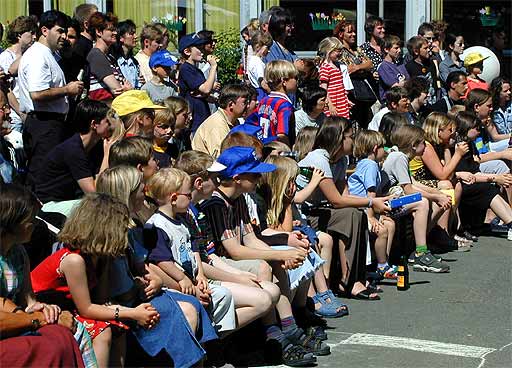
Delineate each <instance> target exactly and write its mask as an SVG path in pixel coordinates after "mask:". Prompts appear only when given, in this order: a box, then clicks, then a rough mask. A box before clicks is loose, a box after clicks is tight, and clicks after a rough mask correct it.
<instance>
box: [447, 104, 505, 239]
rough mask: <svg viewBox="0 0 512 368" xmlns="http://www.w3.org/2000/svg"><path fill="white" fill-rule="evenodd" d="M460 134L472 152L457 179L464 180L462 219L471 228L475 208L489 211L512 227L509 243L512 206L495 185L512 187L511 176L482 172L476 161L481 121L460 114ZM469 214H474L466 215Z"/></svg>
mask: <svg viewBox="0 0 512 368" xmlns="http://www.w3.org/2000/svg"><path fill="white" fill-rule="evenodd" d="M455 119H456V122H457V135H458V136H459V137H462V138H464V139H467V140H468V141H469V142H470V151H469V152H468V153H466V154H465V155H464V156H463V157H462V159H461V160H460V162H459V163H458V164H457V167H456V170H457V177H460V178H461V179H462V196H461V211H460V214H461V217H462V222H463V224H464V225H465V227H466V228H467V227H468V226H467V225H468V222H471V223H474V220H473V218H474V217H475V216H474V214H475V209H478V210H480V211H482V210H487V209H488V208H490V209H492V211H493V212H494V213H495V214H496V215H497V216H498V217H499V218H500V219H501V220H502V221H503V223H504V224H505V225H506V226H507V227H508V228H509V230H508V240H512V231H511V230H510V228H511V225H512V223H511V222H512V210H511V208H510V206H509V204H508V203H507V202H506V201H505V200H504V199H503V198H502V197H501V196H500V195H499V192H500V190H499V188H498V187H496V186H494V185H491V184H490V183H496V184H498V185H500V186H510V185H511V184H512V177H511V175H510V174H498V175H496V174H485V173H483V172H481V171H480V168H479V165H478V162H477V161H475V158H474V157H476V156H478V153H477V150H476V147H475V144H474V141H475V139H476V138H477V137H478V135H479V130H480V126H481V122H480V120H479V119H478V118H477V117H476V116H475V115H474V114H471V113H469V112H465V111H463V112H460V113H458V114H457V116H456V118H455ZM461 172H466V173H468V172H469V173H471V174H473V175H474V177H473V178H471V177H468V175H467V174H466V175H465V176H466V177H465V176H462V173H461ZM465 214H471V215H469V216H464V215H465Z"/></svg>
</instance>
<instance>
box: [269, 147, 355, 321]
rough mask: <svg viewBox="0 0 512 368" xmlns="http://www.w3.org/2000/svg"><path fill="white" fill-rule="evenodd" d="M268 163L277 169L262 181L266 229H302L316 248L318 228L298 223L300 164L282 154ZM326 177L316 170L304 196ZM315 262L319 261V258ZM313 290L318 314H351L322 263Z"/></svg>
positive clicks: (312, 254)
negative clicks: (297, 200) (328, 283)
mask: <svg viewBox="0 0 512 368" xmlns="http://www.w3.org/2000/svg"><path fill="white" fill-rule="evenodd" d="M266 162H268V163H270V164H273V165H275V166H276V167H277V169H276V170H275V171H273V172H271V173H266V174H264V175H263V180H262V182H261V190H262V194H264V198H265V207H266V213H264V216H263V217H266V218H265V221H264V222H265V225H263V226H262V228H265V227H267V226H268V228H269V229H273V230H277V231H285V232H292V231H294V230H295V231H301V230H302V231H304V234H305V235H306V236H307V237H308V240H309V244H310V247H311V249H314V248H315V245H316V243H317V242H318V241H317V235H316V233H315V231H314V230H313V229H311V228H310V227H309V226H307V225H303V226H299V227H296V226H294V219H295V220H298V222H299V223H301V221H300V214H299V212H298V209H297V207H296V205H295V203H294V198H295V197H296V195H297V194H299V193H297V192H296V189H297V186H296V184H295V179H296V178H297V175H298V173H299V167H298V166H297V163H296V162H295V161H294V160H292V159H291V158H288V157H282V156H269V157H268V158H267V159H266ZM322 178H323V173H322V172H321V171H320V170H316V172H315V173H314V174H313V177H312V178H311V180H310V183H309V184H308V185H307V186H306V187H305V188H304V189H303V191H305V192H306V193H303V196H302V197H306V198H307V196H308V194H309V193H311V192H312V191H313V190H314V189H315V187H317V186H318V183H319V182H320V180H321V179H322ZM304 194H305V195H304ZM300 199H302V198H300ZM264 212H265V211H264ZM263 233H265V231H263ZM325 236H327V237H329V236H328V235H327V234H325ZM331 244H332V240H331ZM331 251H332V245H331ZM309 257H315V258H317V257H318V256H317V255H316V252H315V251H314V250H312V253H310V254H309V255H308V258H309ZM312 263H313V264H315V263H316V261H313V262H312ZM322 263H323V262H322ZM309 289H310V290H309V291H308V294H310V296H311V297H312V298H313V301H314V302H315V309H316V313H317V315H320V316H322V317H341V316H344V315H347V314H348V308H347V306H346V305H345V304H342V303H340V302H339V301H338V300H337V299H336V298H335V297H334V294H333V292H332V291H331V290H329V289H328V287H327V282H326V279H325V275H324V271H323V269H322V266H321V265H320V266H319V268H318V270H317V271H316V272H315V276H314V285H312V286H311V287H310V288H309ZM315 289H316V292H315Z"/></svg>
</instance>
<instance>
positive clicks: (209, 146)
mask: <svg viewBox="0 0 512 368" xmlns="http://www.w3.org/2000/svg"><path fill="white" fill-rule="evenodd" d="M232 127H233V124H232V123H231V122H230V120H229V118H228V116H227V115H226V113H225V112H224V110H223V109H222V108H219V109H218V110H217V111H216V112H215V113H214V114H213V115H210V117H209V118H208V119H206V120H205V121H203V123H202V124H201V125H200V126H199V128H197V130H196V134H194V138H192V149H193V150H194V151H200V152H204V153H207V154H209V155H210V156H213V157H218V156H219V154H220V145H221V143H222V141H223V140H224V138H226V136H227V135H228V134H229V131H230V130H231V128H232Z"/></svg>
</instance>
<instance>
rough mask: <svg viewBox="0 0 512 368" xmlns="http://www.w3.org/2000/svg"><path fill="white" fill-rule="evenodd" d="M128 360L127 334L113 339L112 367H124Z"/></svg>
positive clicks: (111, 349)
mask: <svg viewBox="0 0 512 368" xmlns="http://www.w3.org/2000/svg"><path fill="white" fill-rule="evenodd" d="M125 359H126V334H124V333H122V334H120V335H119V336H116V337H114V336H113V337H112V346H111V348H110V363H109V366H110V367H124V361H125Z"/></svg>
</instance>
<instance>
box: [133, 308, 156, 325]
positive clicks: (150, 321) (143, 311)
mask: <svg viewBox="0 0 512 368" xmlns="http://www.w3.org/2000/svg"><path fill="white" fill-rule="evenodd" d="M133 319H134V320H136V321H137V323H138V324H139V325H141V326H142V327H144V328H151V327H153V326H154V325H156V324H157V323H158V321H159V320H160V314H158V311H157V310H156V309H155V307H153V306H152V305H151V304H150V303H142V304H139V305H138V306H137V307H135V308H134V318H133Z"/></svg>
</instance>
